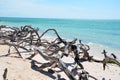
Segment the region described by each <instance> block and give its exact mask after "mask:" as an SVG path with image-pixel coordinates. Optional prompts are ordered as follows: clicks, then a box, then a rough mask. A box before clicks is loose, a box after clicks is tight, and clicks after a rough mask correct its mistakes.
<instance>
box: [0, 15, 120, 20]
mask: <svg viewBox="0 0 120 80" xmlns="http://www.w3.org/2000/svg"><path fill="white" fill-rule="evenodd" d="M0 18H39V19H40V18H41V19H76V20H120V19H116V18H63V17H20V16H0Z"/></svg>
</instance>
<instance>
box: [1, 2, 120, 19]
mask: <svg viewBox="0 0 120 80" xmlns="http://www.w3.org/2000/svg"><path fill="white" fill-rule="evenodd" d="M0 17H31V18H78V19H120V0H0Z"/></svg>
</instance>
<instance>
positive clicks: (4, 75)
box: [3, 68, 8, 80]
mask: <svg viewBox="0 0 120 80" xmlns="http://www.w3.org/2000/svg"><path fill="white" fill-rule="evenodd" d="M7 72H8V70H7V68H5V70H4V74H3V80H8V79H7Z"/></svg>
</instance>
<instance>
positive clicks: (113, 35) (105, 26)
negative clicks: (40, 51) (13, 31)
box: [0, 17, 120, 50]
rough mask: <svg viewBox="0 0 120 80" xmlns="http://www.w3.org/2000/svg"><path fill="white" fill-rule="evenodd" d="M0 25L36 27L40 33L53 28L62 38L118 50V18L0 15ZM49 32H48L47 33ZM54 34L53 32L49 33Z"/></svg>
mask: <svg viewBox="0 0 120 80" xmlns="http://www.w3.org/2000/svg"><path fill="white" fill-rule="evenodd" d="M0 25H7V26H13V27H20V26H24V25H31V26H33V27H38V28H39V31H40V33H42V32H44V31H45V30H47V29H48V28H54V29H56V30H57V31H58V33H59V34H60V36H61V37H63V38H64V39H74V38H78V39H80V40H82V41H83V42H87V43H89V42H91V43H97V44H101V45H105V46H108V47H111V48H115V49H118V50H120V20H85V19H52V18H12V17H0ZM49 34H50V33H49ZM51 35H52V36H55V35H54V33H51Z"/></svg>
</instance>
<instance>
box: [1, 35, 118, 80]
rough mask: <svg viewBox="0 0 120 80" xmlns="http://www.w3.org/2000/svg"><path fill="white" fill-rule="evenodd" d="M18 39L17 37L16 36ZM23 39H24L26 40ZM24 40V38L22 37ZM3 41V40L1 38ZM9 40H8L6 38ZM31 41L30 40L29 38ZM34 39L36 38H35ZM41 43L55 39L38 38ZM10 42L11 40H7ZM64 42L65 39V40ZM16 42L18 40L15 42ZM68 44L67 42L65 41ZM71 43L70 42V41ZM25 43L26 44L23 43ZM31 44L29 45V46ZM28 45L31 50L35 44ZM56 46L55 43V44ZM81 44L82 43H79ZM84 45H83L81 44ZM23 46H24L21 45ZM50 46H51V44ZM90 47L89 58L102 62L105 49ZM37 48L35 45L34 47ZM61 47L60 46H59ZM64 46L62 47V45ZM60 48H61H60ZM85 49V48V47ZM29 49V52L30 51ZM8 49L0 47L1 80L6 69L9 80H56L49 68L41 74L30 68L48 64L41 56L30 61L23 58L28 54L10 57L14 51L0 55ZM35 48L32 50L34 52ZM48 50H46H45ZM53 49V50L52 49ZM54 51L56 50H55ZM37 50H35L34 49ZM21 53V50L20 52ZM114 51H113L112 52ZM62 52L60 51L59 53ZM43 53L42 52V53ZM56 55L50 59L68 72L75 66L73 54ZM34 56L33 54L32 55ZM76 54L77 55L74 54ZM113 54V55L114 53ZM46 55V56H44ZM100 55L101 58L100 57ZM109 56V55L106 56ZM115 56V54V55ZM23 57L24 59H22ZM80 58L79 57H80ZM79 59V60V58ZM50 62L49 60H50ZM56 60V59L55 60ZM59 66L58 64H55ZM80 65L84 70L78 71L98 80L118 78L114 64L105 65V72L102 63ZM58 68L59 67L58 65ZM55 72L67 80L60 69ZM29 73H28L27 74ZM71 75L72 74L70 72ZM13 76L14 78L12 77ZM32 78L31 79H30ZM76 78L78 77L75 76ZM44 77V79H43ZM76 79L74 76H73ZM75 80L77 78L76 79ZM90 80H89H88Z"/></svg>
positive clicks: (41, 48)
mask: <svg viewBox="0 0 120 80" xmlns="http://www.w3.org/2000/svg"><path fill="white" fill-rule="evenodd" d="M34 35H35V34H34ZM17 37H19V36H17ZM26 37H30V35H29V34H28V35H27V36H26ZM26 37H25V39H27V38H26ZM22 38H24V37H22ZM3 39H4V38H3ZM8 39H9V38H8ZM30 39H31V38H30ZM35 39H36V38H35ZM40 39H41V41H43V42H44V41H45V40H47V42H48V43H52V41H54V40H55V39H56V38H55V37H53V36H52V37H51V36H48V35H45V36H43V37H42V38H40ZM9 40H11V39H9ZM65 40H66V39H65ZM17 41H18V40H17ZM66 41H68V42H69V40H66ZM70 41H71V40H70ZM25 43H26V42H25ZM28 43H29V42H28ZM30 44H31V45H30ZM30 44H28V45H27V46H29V47H30V46H31V47H32V46H33V47H32V48H34V47H35V44H32V43H30ZM55 44H57V43H55ZM69 44H70V43H69ZM77 44H78V43H76V42H75V43H74V42H73V44H72V45H77ZM81 44H82V43H81ZM83 44H84V43H83ZM22 45H24V44H22ZM44 45H45V44H44ZM51 45H52V44H51ZM51 45H48V44H47V46H49V47H50V46H51ZM88 45H89V46H90V50H89V51H88V52H89V55H90V56H93V57H95V58H97V59H100V60H103V57H101V56H103V54H101V52H102V51H103V50H104V49H106V48H104V47H103V46H98V45H95V44H92V43H89V44H88ZM36 46H37V45H36ZM59 46H61V45H59ZM63 46H64V45H63ZM43 47H44V46H39V50H41V52H42V51H45V48H46V47H44V48H43ZM61 47H62V46H61ZM86 47H87V46H86ZM32 48H31V50H32ZM8 49H9V47H8V46H6V45H0V50H1V51H0V56H1V57H0V61H1V64H2V65H0V79H2V75H3V72H4V69H5V68H7V69H8V76H7V78H8V79H10V80H14V79H17V80H26V79H29V80H37V79H41V80H46V79H51V80H53V79H55V78H56V74H51V73H49V72H48V70H49V69H51V67H50V66H49V67H47V68H46V69H43V70H42V72H41V71H37V70H35V69H33V68H32V64H31V63H32V61H33V60H35V61H38V62H40V63H41V64H44V63H46V62H50V61H49V60H45V58H44V57H43V56H42V55H39V54H37V55H35V56H34V57H33V58H31V59H30V60H29V59H27V58H24V57H26V56H28V55H30V52H27V53H26V54H23V53H24V52H23V53H20V54H21V56H22V57H21V58H17V57H12V56H15V55H18V54H15V50H14V49H12V50H11V51H13V53H14V54H12V55H11V54H10V56H5V57H4V56H2V55H6V54H8ZM35 49H36V48H34V50H35ZM47 49H48V48H47ZM53 49H54V48H53ZM55 49H56V48H55ZM36 50H37V49H36ZM67 50H69V48H67V49H66V45H65V48H64V51H63V52H65V53H68V52H66V51H67ZM20 51H21V50H20ZM113 51H114V50H113ZM49 52H50V51H49V50H48V52H47V53H49ZM61 52H62V51H60V53H61ZM107 52H108V53H110V54H111V52H112V50H111V49H108V50H107ZM43 53H44V52H43ZM57 53H58V54H55V55H52V56H50V57H52V59H53V60H54V57H56V58H57V59H58V62H59V61H63V63H64V66H65V68H66V69H68V70H70V72H71V71H72V68H73V67H74V66H75V65H76V62H75V59H74V57H75V54H74V56H73V52H71V53H70V55H68V56H63V58H60V57H59V52H57ZM33 54H35V52H34V53H33ZM76 54H77V53H76ZM114 54H115V53H114ZM46 55H47V54H46ZM100 55H101V56H100ZM107 55H109V54H107ZM115 55H116V54H115ZM23 56H24V57H23ZM80 57H81V56H80ZM79 59H80V58H79ZM50 60H51V58H50ZM55 60H56V59H55ZM57 64H59V63H57ZM81 64H82V65H83V66H84V68H85V69H80V71H83V70H87V71H88V73H89V74H90V75H92V76H94V77H95V78H97V79H98V80H103V79H105V80H106V79H109V80H110V79H111V80H114V79H115V80H117V79H119V78H120V72H119V71H120V67H119V66H117V65H116V64H107V66H106V70H103V64H102V63H96V62H89V61H88V60H87V59H86V61H83V62H81ZM58 66H59V65H58ZM55 71H56V72H57V73H58V74H60V75H61V77H62V78H64V79H66V80H69V78H68V76H66V74H65V73H64V72H63V70H61V69H60V68H58V67H55ZM28 72H29V73H28ZM71 73H72V72H71ZM27 75H30V76H27ZM13 76H15V77H13ZM31 76H32V77H31ZM77 76H78V75H77ZM43 77H44V78H43ZM75 77H76V76H75ZM76 79H77V78H76ZM90 80H91V79H90Z"/></svg>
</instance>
